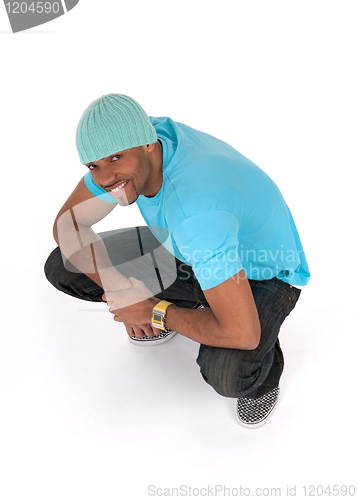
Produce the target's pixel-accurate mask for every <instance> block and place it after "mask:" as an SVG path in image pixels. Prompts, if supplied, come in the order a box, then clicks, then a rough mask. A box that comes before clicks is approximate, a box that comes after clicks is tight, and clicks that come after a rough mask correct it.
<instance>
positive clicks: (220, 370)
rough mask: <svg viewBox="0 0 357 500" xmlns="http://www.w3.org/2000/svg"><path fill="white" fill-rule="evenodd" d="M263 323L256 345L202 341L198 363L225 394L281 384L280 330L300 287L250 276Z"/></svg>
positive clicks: (253, 393) (248, 393) (253, 394)
mask: <svg viewBox="0 0 357 500" xmlns="http://www.w3.org/2000/svg"><path fill="white" fill-rule="evenodd" d="M249 284H250V286H251V289H252V293H253V297H254V301H255V304H256V307H257V310H258V314H259V320H260V325H261V340H260V343H259V345H258V347H257V348H256V349H253V350H243V349H226V348H220V347H211V346H206V345H201V347H200V350H199V355H198V358H197V363H198V365H199V366H200V369H201V370H200V371H201V374H202V376H203V378H204V380H205V381H206V382H207V383H208V384H210V385H211V386H212V387H213V388H214V389H215V390H216V392H218V394H220V395H222V396H226V397H234V398H237V397H249V398H252V399H254V398H258V397H260V396H262V395H264V394H266V393H267V392H269V391H270V390H272V389H274V388H275V387H277V386H278V385H279V379H280V376H281V374H282V371H283V367H284V358H283V353H282V351H281V348H280V345H279V340H278V334H279V331H280V327H281V325H282V323H283V321H284V320H285V318H286V317H287V316H288V315H289V314H290V312H291V311H292V310H293V308H294V307H295V304H296V302H297V300H298V298H299V296H300V293H301V290H299V289H298V288H295V287H292V286H290V285H289V284H287V283H285V282H283V281H281V280H279V279H277V278H273V279H271V280H265V281H253V280H249Z"/></svg>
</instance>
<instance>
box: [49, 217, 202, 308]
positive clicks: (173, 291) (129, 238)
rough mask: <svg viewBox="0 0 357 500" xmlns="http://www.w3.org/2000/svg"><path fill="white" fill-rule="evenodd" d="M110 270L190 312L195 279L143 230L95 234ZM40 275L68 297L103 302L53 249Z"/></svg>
mask: <svg viewBox="0 0 357 500" xmlns="http://www.w3.org/2000/svg"><path fill="white" fill-rule="evenodd" d="M98 234H99V236H101V238H102V240H103V242H104V244H105V246H106V249H107V252H108V255H109V259H110V261H111V263H112V265H113V266H115V268H116V269H117V270H118V271H119V272H120V273H121V274H123V275H124V276H125V277H126V278H130V277H134V278H137V279H140V280H141V281H143V282H144V283H145V284H146V285H147V286H148V288H149V289H150V290H156V292H157V293H155V292H154V295H155V296H156V297H157V298H160V299H162V300H168V301H175V304H177V306H179V307H185V308H190V309H191V308H193V307H195V306H196V305H197V304H198V303H199V302H198V300H197V299H196V296H195V294H194V288H195V277H194V274H193V271H192V268H191V267H190V266H187V265H186V264H184V263H183V262H181V261H179V260H178V259H176V258H175V257H173V256H172V255H171V254H170V253H169V252H168V251H167V250H165V248H164V247H162V246H161V244H160V242H159V241H158V240H157V239H156V238H155V237H154V236H153V234H152V233H151V231H150V230H149V228H148V227H146V226H139V227H134V228H125V229H119V230H114V231H105V232H102V233H98ZM44 272H45V275H46V278H47V279H48V281H49V282H50V283H51V284H52V285H53V286H54V287H55V288H57V289H58V290H60V291H61V292H64V293H66V294H68V295H71V296H72V297H76V298H78V299H81V300H87V301H91V302H103V300H102V295H103V293H104V290H103V289H102V288H101V287H100V286H99V285H97V284H96V283H95V282H94V281H93V280H91V279H90V278H89V277H88V276H86V275H85V274H83V273H81V272H80V271H79V270H78V269H77V268H76V267H74V266H73V265H72V264H71V263H70V262H69V261H68V260H67V259H66V258H65V257H64V256H63V254H62V252H61V250H60V249H59V247H56V248H55V249H54V250H53V251H52V252H51V254H50V255H49V257H48V259H47V261H46V263H45V266H44Z"/></svg>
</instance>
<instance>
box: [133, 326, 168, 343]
mask: <svg viewBox="0 0 357 500" xmlns="http://www.w3.org/2000/svg"><path fill="white" fill-rule="evenodd" d="M176 333H177V332H176V331H175V330H170V329H169V328H167V329H166V330H162V332H161V333H160V334H159V335H153V336H152V337H148V336H147V335H144V336H143V338H142V339H137V338H136V337H131V336H130V335H128V338H129V341H130V342H131V343H132V344H135V345H144V346H148V345H158V344H162V343H163V342H167V341H168V340H170V339H172V337H174V336H175V335H176Z"/></svg>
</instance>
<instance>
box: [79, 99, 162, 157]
mask: <svg viewBox="0 0 357 500" xmlns="http://www.w3.org/2000/svg"><path fill="white" fill-rule="evenodd" d="M156 141H157V134H156V131H155V129H154V127H153V126H152V125H151V123H150V120H149V117H148V115H147V114H146V113H145V111H144V110H143V108H142V107H141V106H140V104H138V103H137V102H136V101H134V99H132V98H131V97H128V96H126V95H121V94H107V95H103V96H102V97H99V98H98V99H96V100H95V101H93V102H92V103H91V104H90V105H89V106H88V108H87V109H86V110H85V111H84V113H83V115H82V117H81V119H80V120H79V123H78V126H77V131H76V145H77V151H78V154H79V158H80V160H81V162H82V163H83V164H85V163H89V162H91V161H96V160H100V159H101V158H105V157H106V156H109V155H112V154H114V153H117V152H118V151H124V150H125V149H129V148H135V147H137V146H144V145H145V144H152V143H154V142H156Z"/></svg>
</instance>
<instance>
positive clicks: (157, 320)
mask: <svg viewBox="0 0 357 500" xmlns="http://www.w3.org/2000/svg"><path fill="white" fill-rule="evenodd" d="M171 305H173V306H174V305H175V304H174V303H173V302H167V300H161V302H159V303H158V304H156V306H155V307H154V308H153V310H152V318H151V326H154V327H155V328H159V329H160V330H166V326H165V316H166V309H167V308H168V307H169V306H171Z"/></svg>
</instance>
